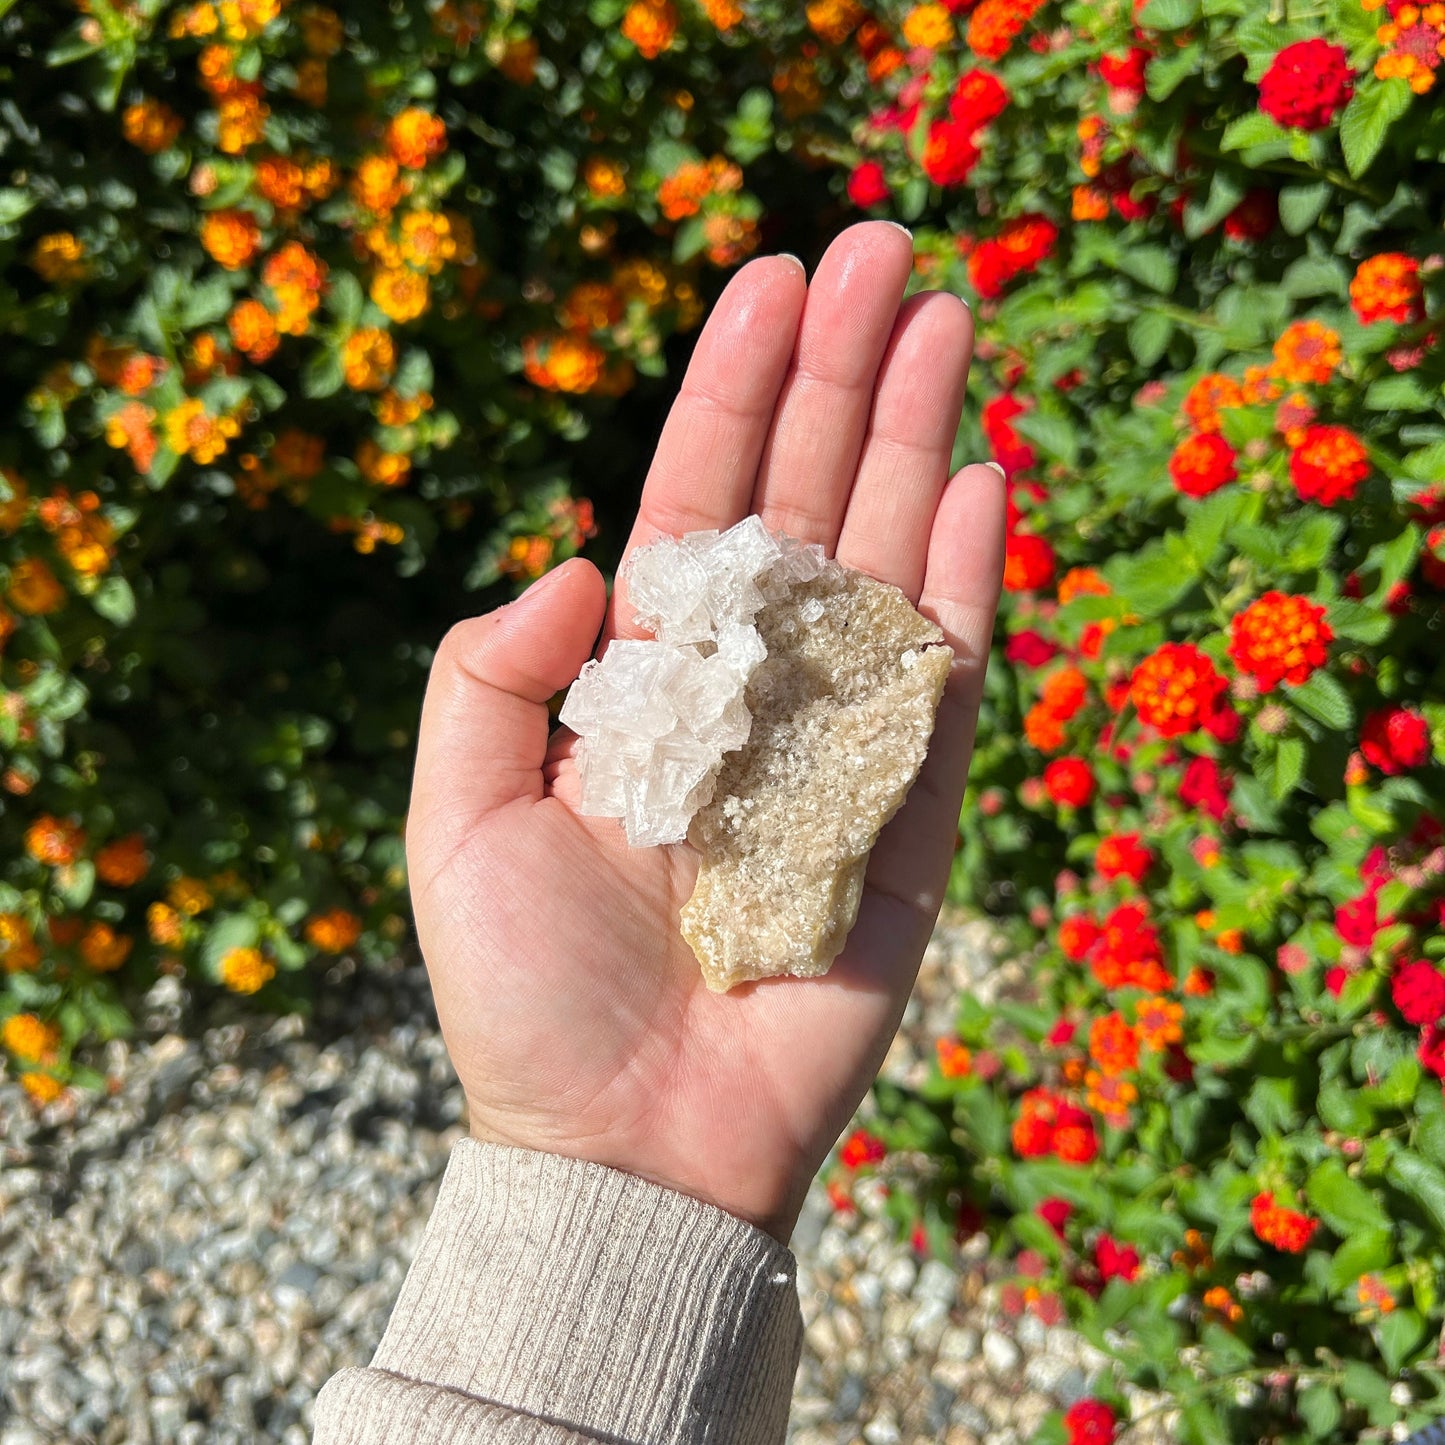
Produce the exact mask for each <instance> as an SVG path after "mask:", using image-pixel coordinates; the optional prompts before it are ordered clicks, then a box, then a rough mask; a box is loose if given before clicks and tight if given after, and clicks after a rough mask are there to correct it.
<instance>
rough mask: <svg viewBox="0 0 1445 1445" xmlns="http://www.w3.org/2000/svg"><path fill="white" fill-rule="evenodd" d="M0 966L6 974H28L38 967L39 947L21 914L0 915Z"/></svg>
mask: <svg viewBox="0 0 1445 1445" xmlns="http://www.w3.org/2000/svg"><path fill="white" fill-rule="evenodd" d="M0 965H3V966H4V968H5V972H6V973H30V972H32V971H33V970H35V969H36V968H38V967H39V966H40V945H39V944H37V943H36V941H35V931H34V930H33V929H32V928H31V927H30V922H29V920H28V919H27V918H26V917H25V916H24V915H23V914H20V913H0Z"/></svg>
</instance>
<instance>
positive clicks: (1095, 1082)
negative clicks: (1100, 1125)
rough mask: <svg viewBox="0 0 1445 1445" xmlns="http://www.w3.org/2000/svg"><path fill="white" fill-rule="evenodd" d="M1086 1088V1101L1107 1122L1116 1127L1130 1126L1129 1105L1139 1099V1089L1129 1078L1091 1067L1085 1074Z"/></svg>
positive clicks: (1124, 1127) (1125, 1127)
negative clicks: (1105, 1072)
mask: <svg viewBox="0 0 1445 1445" xmlns="http://www.w3.org/2000/svg"><path fill="white" fill-rule="evenodd" d="M1084 1088H1085V1089H1086V1091H1087V1092H1086V1094H1085V1100H1084V1102H1085V1103H1087V1104H1088V1106H1089V1107H1090V1108H1091V1109H1093V1110H1094V1111H1095V1112H1096V1113H1099V1114H1101V1115H1103V1118H1104V1122H1105V1123H1106V1124H1108V1125H1109V1126H1110V1127H1111V1128H1114V1129H1127V1128H1128V1127H1129V1123H1130V1119H1131V1115H1130V1113H1129V1106H1130V1105H1131V1104H1133V1103H1134V1102H1135V1101H1136V1100H1137V1099H1138V1097H1139V1090H1138V1089H1137V1088H1135V1087H1134V1085H1133V1084H1131V1083H1130V1082H1129V1080H1128V1079H1121V1078H1120V1077H1119V1076H1118V1075H1117V1074H1104V1073H1100V1072H1099V1070H1097V1069H1090V1070H1089V1071H1088V1073H1086V1074H1085V1075H1084Z"/></svg>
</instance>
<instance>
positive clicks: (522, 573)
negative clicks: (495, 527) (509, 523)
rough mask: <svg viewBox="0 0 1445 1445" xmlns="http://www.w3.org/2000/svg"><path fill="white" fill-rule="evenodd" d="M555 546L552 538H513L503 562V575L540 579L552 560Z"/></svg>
mask: <svg viewBox="0 0 1445 1445" xmlns="http://www.w3.org/2000/svg"><path fill="white" fill-rule="evenodd" d="M555 545H556V544H555V543H554V542H553V540H552V538H551V537H543V536H527V537H513V538H512V540H511V543H510V544H509V545H508V547H507V555H506V556H505V557H504V558H503V559H502V562H501V570H502V575H503V576H506V577H540V576H541V575H542V573H543V572H545V571H546V570H547V564H548V562H550V561H551V560H552V550H553V548H554V547H555Z"/></svg>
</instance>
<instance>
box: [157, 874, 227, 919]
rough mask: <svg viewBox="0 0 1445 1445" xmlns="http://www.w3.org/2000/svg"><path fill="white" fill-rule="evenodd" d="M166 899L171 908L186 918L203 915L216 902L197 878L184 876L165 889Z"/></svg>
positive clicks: (209, 891)
mask: <svg viewBox="0 0 1445 1445" xmlns="http://www.w3.org/2000/svg"><path fill="white" fill-rule="evenodd" d="M166 897H167V899H169V900H170V905H171V907H172V908H174V909H175V910H176V912H177V913H184V914H185V915H186V917H187V918H194V917H195V916H196V915H197V914H198V913H204V912H205V911H206V909H208V908H209V907H211V905H212V904H213V903H215V901H216V900H215V897H214V895H213V894H212V893H211V890H210V889H209V888H207V887H206V885H205V884H204V883H202V882H201V880H200V879H199V878H187V877H185V876H182V877H180V878H177V879H176V880H175V882H173V883H172V884H171V886H170V887H169V888H167V889H166Z"/></svg>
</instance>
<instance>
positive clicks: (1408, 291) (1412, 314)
mask: <svg viewBox="0 0 1445 1445" xmlns="http://www.w3.org/2000/svg"><path fill="white" fill-rule="evenodd" d="M1350 305H1351V306H1352V307H1353V308H1354V312H1355V315H1356V316H1358V317H1359V318H1360V321H1361V323H1362V324H1363V325H1365V326H1369V325H1371V324H1372V323H1374V322H1376V321H1394V322H1405V321H1418V320H1419V319H1420V312H1421V285H1420V263H1419V262H1418V261H1416V260H1415V258H1414V257H1413V256H1406V255H1405V254H1404V253H1403V252H1400V251H1386V252H1384V253H1383V254H1382V255H1379V256H1371V257H1370V258H1369V260H1367V261H1361V262H1360V266H1359V269H1358V270H1357V271H1356V272H1355V279H1354V280H1353V281H1351V282H1350Z"/></svg>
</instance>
